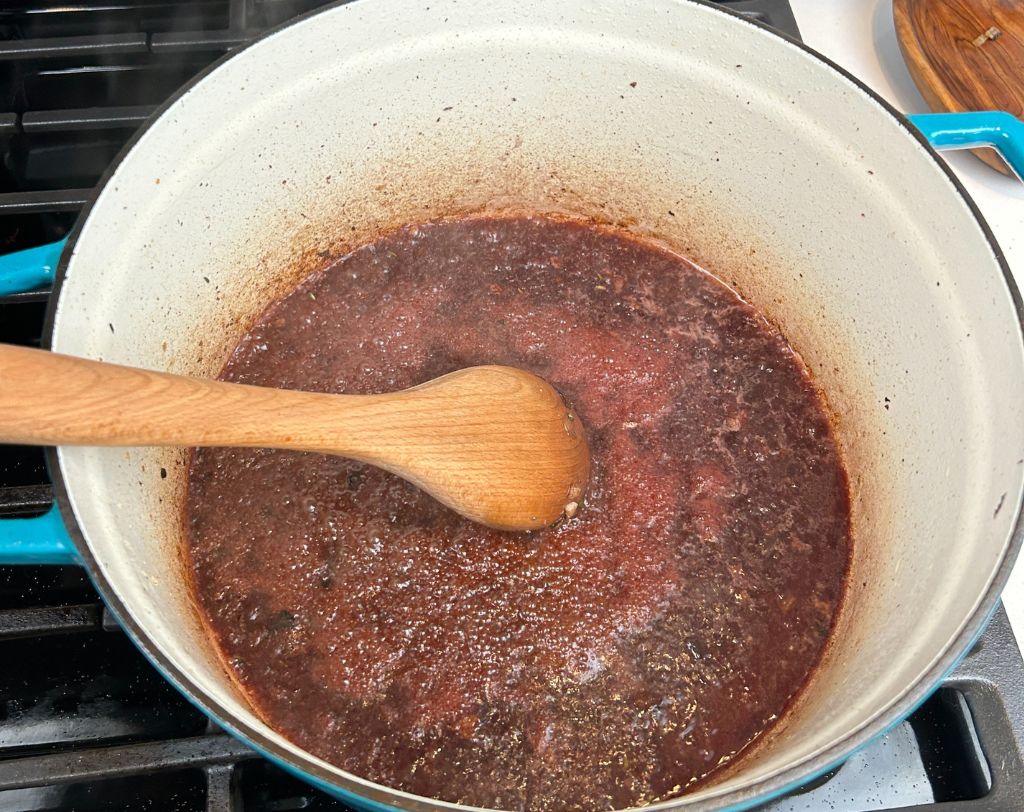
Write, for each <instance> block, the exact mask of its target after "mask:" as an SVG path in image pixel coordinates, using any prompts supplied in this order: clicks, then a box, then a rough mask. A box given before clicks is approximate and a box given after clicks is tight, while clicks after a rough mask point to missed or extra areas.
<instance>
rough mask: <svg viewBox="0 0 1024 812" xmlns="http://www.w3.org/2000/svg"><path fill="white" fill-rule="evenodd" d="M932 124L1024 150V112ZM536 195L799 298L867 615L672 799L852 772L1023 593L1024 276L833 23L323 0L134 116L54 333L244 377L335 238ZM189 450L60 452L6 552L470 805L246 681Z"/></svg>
mask: <svg viewBox="0 0 1024 812" xmlns="http://www.w3.org/2000/svg"><path fill="white" fill-rule="evenodd" d="M921 123H922V125H923V126H927V127H930V128H932V129H935V130H936V132H935V133H934V135H935V136H936V137H937V138H942V139H945V140H947V141H956V140H959V141H960V142H964V143H968V142H969V143H974V142H976V141H979V140H985V139H986V138H989V139H990V140H991V139H1005V146H1006V155H1007V157H1008V158H1011V159H1019V158H1020V157H1021V149H1022V147H1021V144H1020V143H1018V144H1017V146H1016V149H1017V150H1018V151H1017V153H1013V152H1012V150H1013V149H1014V147H1013V143H1012V140H1011V139H1010V133H1011V129H1012V127H1013V126H1018V124H1019V123H1018V122H1016V121H1015V120H1014V119H1012V118H1009V117H1005V116H1004V117H999V116H998V115H996V116H988V117H986V116H984V115H983V116H982V118H981V119H980V120H970V121H966V122H964V121H950V120H949V119H948V118H938V119H922V122H921ZM1015 156H1016V157H1015ZM1020 165H1021V166H1022V167H1024V161H1021V163H1020ZM510 207H512V208H520V209H522V208H525V209H533V210H552V211H569V212H573V213H576V214H581V215H589V216H593V217H596V218H599V219H600V220H602V221H607V222H613V223H618V224H621V225H622V226H623V227H624V228H627V229H629V230H631V231H633V232H635V233H638V234H648V235H653V236H655V237H657V238H659V239H661V240H663V241H665V242H667V243H668V244H669V245H671V246H674V247H675V248H677V249H678V250H679V251H681V252H682V253H683V254H685V255H686V256H688V257H691V258H693V259H694V260H696V261H698V262H700V263H701V264H702V265H704V266H705V267H707V268H708V269H710V270H711V271H713V272H714V273H716V274H718V275H719V276H721V278H722V279H724V280H725V281H726V282H729V283H731V284H733V285H734V286H735V287H736V288H737V289H738V290H739V291H741V292H742V293H743V295H744V296H746V297H747V298H748V299H749V300H750V301H751V302H752V303H754V304H755V305H756V306H757V307H759V308H760V309H761V310H762V311H763V312H764V313H766V314H767V315H768V316H769V317H770V318H771V319H773V320H774V321H776V322H777V323H778V324H780V325H781V326H782V328H783V330H784V331H785V333H786V334H787V335H788V337H789V338H790V340H791V341H792V342H793V344H794V345H795V346H796V347H797V349H798V350H799V351H800V352H801V353H802V354H803V357H804V358H805V359H806V361H807V363H808V364H809V366H810V368H811V369H812V370H813V372H814V374H815V375H816V377H817V380H818V382H819V383H820V385H821V386H822V388H823V389H824V391H825V392H826V393H827V397H828V399H829V402H830V405H831V407H832V409H833V410H834V412H835V414H836V419H837V425H838V430H839V434H840V438H841V442H842V446H843V450H844V454H845V457H846V460H847V463H848V466H849V469H850V473H851V480H852V487H853V522H854V534H855V541H856V549H855V555H854V561H853V567H852V573H851V579H850V589H849V596H848V598H847V601H846V605H845V607H844V609H843V611H842V613H841V617H840V619H839V622H838V627H837V629H836V632H835V636H834V641H833V643H832V645H831V646H830V648H829V650H828V652H827V654H826V656H825V659H824V662H823V664H822V666H821V669H820V671H819V672H818V673H817V675H816V677H815V678H814V679H813V680H812V681H811V684H810V685H809V687H808V688H807V690H806V691H805V692H804V694H803V695H802V696H801V698H800V699H799V701H798V702H797V703H796V705H795V707H794V708H793V710H792V711H791V712H790V713H789V714H788V716H787V718H786V719H784V720H783V723H782V724H781V725H780V726H779V727H778V729H777V730H776V731H775V732H773V733H772V734H771V735H769V736H768V737H767V738H766V740H765V741H764V742H763V743H762V744H761V745H759V746H758V747H756V748H755V750H754V752H753V753H752V754H751V755H749V756H748V757H746V758H744V759H743V760H742V762H741V763H740V764H739V765H738V766H737V767H736V768H735V769H732V770H730V771H727V772H726V773H724V774H723V775H722V776H721V778H720V779H719V780H717V781H715V782H714V783H712V784H711V785H709V786H706V787H704V788H702V789H700V790H699V791H697V792H695V793H693V794H692V795H689V796H686V797H685V798H681V799H678V800H675V801H672V802H668V803H664V804H659V805H658V806H657V808H659V809H661V808H684V807H685V808H687V809H702V810H707V809H725V808H729V809H742V808H744V807H747V806H750V805H752V804H754V803H756V802H759V801H763V800H765V799H767V798H770V797H772V796H774V795H777V794H779V793H781V792H783V791H785V790H786V789H787V788H791V787H793V786H795V785H798V784H800V783H802V782H805V781H807V780H808V779H810V778H812V777H813V776H815V775H817V774H820V773H822V772H824V771H825V770H828V769H830V768H831V767H833V766H835V765H836V764H837V763H839V762H841V761H842V760H843V759H845V758H846V757H847V756H849V755H850V754H851V753H852V752H853V751H855V750H856V749H858V748H859V747H862V746H863V745H864V744H865V743H866V742H868V741H869V740H870V739H872V738H874V737H876V736H878V735H880V734H881V733H883V732H884V731H886V729H887V728H889V727H890V726H892V725H893V724H894V723H896V722H897V721H898V720H900V719H901V718H903V717H905V716H906V715H907V714H908V713H910V712H911V711H912V710H913V709H914V707H915V706H916V705H917V704H918V703H920V702H921V701H922V700H923V699H924V697H925V696H927V694H928V693H929V692H930V691H931V690H932V689H933V688H934V687H935V686H936V685H937V683H938V681H939V680H940V679H941V677H942V676H943V674H945V673H946V672H947V671H948V670H949V669H950V668H951V667H952V666H953V664H954V663H955V662H956V660H957V659H958V658H959V657H960V656H961V655H962V654H963V653H964V652H965V650H966V649H967V648H968V646H969V645H970V644H971V642H972V640H973V639H974V638H975V637H976V636H977V635H978V634H979V632H980V630H981V629H982V627H983V625H984V623H985V621H986V619H987V617H988V616H989V614H990V612H991V610H992V608H993V607H994V605H995V603H996V600H997V595H998V592H999V589H1000V587H1001V586H1002V585H1003V584H1004V582H1005V580H1006V577H1007V574H1008V572H1009V569H1010V566H1011V564H1012V561H1013V559H1014V556H1015V554H1016V551H1017V549H1018V547H1019V546H1020V542H1021V526H1020V509H1021V489H1022V476H1024V464H1022V462H1021V460H1022V458H1024V419H1022V417H1024V415H1022V406H1021V404H1022V403H1024V346H1022V335H1021V322H1020V308H1021V303H1020V298H1019V295H1018V292H1017V289H1016V287H1015V286H1014V284H1013V281H1012V279H1011V277H1010V274H1009V272H1008V269H1007V267H1006V265H1005V263H1004V261H1003V258H1002V256H1001V254H1000V252H999V249H998V247H997V246H996V245H995V243H994V242H993V240H992V237H991V235H990V233H989V231H988V229H987V228H986V226H985V224H984V223H983V222H982V221H981V219H980V217H979V215H978V212H977V211H976V210H975V208H974V206H973V205H972V203H971V201H970V200H969V199H968V198H967V197H966V195H965V193H964V191H963V189H962V188H961V187H960V185H959V184H958V183H957V181H956V180H955V178H954V177H953V176H952V175H951V173H950V172H949V171H948V170H947V169H946V168H945V166H944V164H943V162H942V161H941V159H939V158H938V157H937V156H936V155H935V153H934V152H933V151H932V150H931V149H930V148H929V146H928V145H927V142H926V141H925V139H924V138H923V137H922V136H921V134H920V133H919V132H917V131H916V130H915V129H914V128H913V127H912V126H911V125H910V124H909V123H908V121H907V120H906V119H904V118H902V117H901V116H899V115H898V114H897V113H895V112H894V111H893V110H891V109H889V108H888V107H887V106H886V105H885V104H884V103H883V102H882V101H881V100H880V99H878V98H877V97H876V96H874V95H873V94H872V93H871V92H870V91H868V90H867V89H866V88H865V87H863V86H862V85H859V84H858V83H857V82H856V81H855V80H854V79H852V78H851V77H850V76H848V75H846V74H844V73H843V72H842V71H841V70H839V69H838V68H836V67H835V66H833V65H830V64H828V63H827V62H826V61H824V60H823V59H821V58H820V57H818V56H816V55H815V54H814V53H812V52H811V51H809V50H808V49H806V48H805V47H803V46H801V45H800V44H798V43H796V42H794V41H792V40H788V39H786V38H784V37H782V36H780V35H778V34H776V33H773V32H771V31H769V30H768V29H766V28H763V27H761V26H758V25H756V24H754V23H751V22H750V21H748V20H745V19H742V18H740V17H738V16H735V15H733V14H730V13H728V12H725V11H722V10H721V9H719V8H716V7H712V6H710V5H706V4H703V3H698V2H690V1H686V0H643V1H642V2H635V1H633V0H561V2H551V1H550V0H496V1H495V2H486V3H467V2H457V0H429V2H422V1H421V0H356V2H352V3H348V4H345V5H337V6H334V7H331V8H329V9H327V10H325V11H322V12H320V13H317V14H315V15H312V16H308V17H305V18H304V19H301V20H300V21H298V22H295V23H294V24H291V25H289V26H287V27H284V28H281V29H279V30H277V31H275V32H273V33H271V34H269V35H267V36H265V37H264V38H262V39H260V40H259V41H257V42H256V43H254V44H252V45H250V46H249V47H247V48H245V49H243V50H241V51H240V52H238V53H236V54H235V55H233V56H232V57H231V58H229V59H226V60H224V61H222V62H220V63H219V64H218V65H216V66H215V67H214V68H212V69H211V70H209V71H207V72H206V73H205V74H203V75H202V76H200V77H199V78H198V79H197V80H195V81H194V82H192V83H191V84H190V85H189V86H188V87H186V88H185V89H183V90H182V91H181V92H179V93H178V94H177V96H176V97H175V98H173V99H172V100H171V101H170V102H169V103H168V104H167V105H166V106H165V107H164V108H163V110H162V111H161V112H160V113H159V115H157V116H155V117H154V118H153V119H151V120H150V122H149V123H148V124H147V125H146V126H144V127H143V128H142V129H141V130H140V131H139V133H138V134H137V135H136V136H135V137H134V138H133V140H132V142H131V143H130V145H129V147H128V148H126V150H125V152H124V153H123V154H122V155H121V156H120V158H119V159H118V160H117V161H116V162H115V164H114V166H113V167H112V168H111V170H110V171H109V172H108V174H107V176H106V178H105V179H104V183H103V184H102V186H101V188H100V191H99V193H98V194H97V196H96V198H95V200H94V202H93V203H92V205H91V206H90V207H89V209H88V212H87V214H86V215H85V216H84V217H82V218H80V219H79V221H78V224H77V225H76V228H75V230H74V233H73V234H72V236H71V238H70V240H69V242H68V243H67V247H66V248H64V250H63V254H62V255H61V257H60V266H59V268H58V270H57V281H56V287H57V293H56V294H55V295H54V296H52V297H51V300H50V313H49V320H48V335H49V343H50V346H51V347H52V349H54V350H56V351H60V352H64V353H71V354H74V355H81V356H86V357H90V358H102V359H103V360H107V361H114V362H118V363H124V364H134V365H139V366H144V367H150V368H153V369H165V370H171V371H174V372H183V373H192V374H204V375H213V374H215V373H216V372H217V371H218V369H219V368H220V366H221V364H222V363H223V362H224V360H225V358H226V355H227V353H228V351H229V350H230V348H231V347H232V346H233V345H234V343H235V342H236V340H237V339H238V338H239V337H240V335H241V333H242V332H243V331H244V329H245V327H246V326H247V325H248V324H249V323H250V321H251V319H253V318H254V317H255V315H256V314H258V313H259V312H260V311H261V309H262V308H263V307H264V306H265V305H266V304H267V303H269V302H270V301H271V300H272V299H273V298H274V297H276V296H277V295H279V294H281V293H283V292H284V291H286V290H288V289H289V287H290V286H291V285H293V284H294V283H295V282H296V281H297V280H299V279H300V278H301V277H302V276H304V275H305V274H306V273H308V272H310V271H312V270H314V269H315V268H317V267H318V266H320V265H321V264H322V263H323V262H324V261H325V260H324V258H325V257H330V256H336V255H338V254H340V253H341V252H343V251H345V250H346V249H347V248H348V247H349V246H352V245H354V244H356V243H358V242H360V241H362V240H366V239H368V238H371V237H372V236H374V235H375V234H378V233H379V232H381V231H382V230H384V229H387V228H389V227H391V226H394V225H396V224H400V223H408V222H415V221H421V220H425V219H428V218H433V217H437V216H441V215H450V214H453V213H457V212H461V211H467V212H469V211H477V210H480V209H488V208H489V209H495V210H501V209H505V208H510ZM57 250H59V247H56V248H55V247H48V248H43V249H37V250H35V251H33V252H29V253H27V254H25V255H21V256H17V257H8V258H6V262H5V264H4V266H3V267H4V272H5V273H6V274H7V277H6V278H7V280H8V282H9V283H10V280H11V279H13V278H14V277H15V276H17V275H18V274H22V280H21V284H32V283H33V282H38V281H39V279H40V277H39V276H38V272H39V270H40V268H41V267H42V266H43V265H45V264H46V258H47V256H50V255H53V254H54V252H55V251H57ZM29 266H32V267H31V268H30V267H29ZM26 269H28V270H26ZM501 360H502V359H500V358H499V359H495V361H496V362H501ZM2 375H3V371H2V369H0V385H2ZM184 460H185V453H184V451H181V450H173V449H133V450H127V451H126V450H123V449H109V448H60V449H57V450H55V451H53V452H52V453H51V455H50V465H51V470H52V473H53V477H54V481H55V485H56V491H57V494H58V500H59V514H58V512H57V511H56V509H55V510H54V511H51V513H50V514H48V515H47V516H44V517H43V518H41V519H38V520H27V521H26V520H18V521H8V522H3V523H0V532H2V533H3V535H2V536H0V541H2V545H3V546H2V549H0V555H2V556H3V557H4V558H5V559H7V560H14V561H20V562H26V561H43V562H59V561H67V560H74V561H77V562H79V563H81V564H82V565H83V566H84V567H86V568H87V569H88V571H89V573H90V575H91V576H92V579H93V580H94V581H95V583H96V586H97V587H98V589H99V590H100V592H101V593H102V595H103V596H104V599H105V600H106V602H107V604H108V605H109V607H110V608H111V609H112V610H113V611H114V613H115V614H116V615H117V616H118V618H119V619H120V620H121V622H122V623H123V625H124V627H125V629H126V631H127V632H128V634H129V635H131V636H132V638H133V639H134V640H135V641H136V642H137V643H138V645H139V646H140V647H141V648H142V650H143V651H144V652H145V653H146V654H147V655H148V656H149V658H150V659H151V660H152V661H153V663H154V664H155V665H156V666H157V667H158V668H159V669H160V670H161V671H162V672H163V673H164V674H165V675H166V676H167V678H168V679H170V680H171V681H172V682H173V683H174V684H175V685H176V686H177V687H178V688H179V689H180V690H181V691H182V692H183V693H184V694H185V695H187V696H188V697H189V698H190V699H191V700H192V701H193V702H195V703H196V704H197V705H198V706H200V707H201V708H202V709H203V710H204V711H206V712H207V713H208V714H209V715H210V716H211V717H213V718H214V719H215V720H217V722H218V723H219V724H221V725H222V726H224V727H225V728H226V729H228V730H230V731H232V732H233V733H234V734H235V735H237V736H238V737H240V738H241V739H243V740H245V741H246V742H248V743H250V744H251V745H252V746H253V747H255V748H256V749H257V750H259V751H261V752H262V753H264V754H265V755H267V756H268V757H269V758H271V759H273V760H275V761H277V762H278V763H280V764H282V765H284V766H285V767H287V768H288V769H290V770H292V771H293V772H294V773H296V774H298V775H300V776H302V777H304V778H306V779H307V780H309V781H311V782H312V783H314V784H316V785H318V786H320V787H322V788H325V789H327V790H328V791H331V792H334V793H335V794H337V795H338V796H340V797H342V798H343V799H345V800H346V801H349V802H350V803H354V804H356V805H358V806H361V807H362V808H366V809H379V808H381V807H382V805H383V806H400V807H403V808H408V809H417V810H422V809H447V808H454V807H453V805H451V804H445V803H440V802H436V801H431V800H428V799H423V798H417V797H413V796H410V795H407V794H404V793H401V792H396V791H394V790H391V789H388V788H387V787H383V786H378V785H375V784H372V783H370V782H367V781H365V780H363V779H361V778H358V777H356V776H353V775H349V774H346V773H345V772H343V771H341V770H339V769H337V768H334V767H332V766H331V765H329V764H326V763H325V762H323V761H321V760H319V759H317V758H314V757H313V756H311V755H309V754H307V753H305V752H303V751H302V750H301V749H300V748H298V747H296V746H295V745H293V744H291V743H290V742H288V741H287V740H285V739H284V738H282V737H281V736H280V735H278V734H277V733H275V732H274V731H273V730H272V729H270V728H269V727H268V726H267V725H265V724H264V723H263V722H261V721H260V720H259V719H258V718H257V717H256V716H255V715H254V713H253V712H252V710H251V709H250V708H249V706H248V704H247V703H246V702H245V700H244V699H243V698H242V697H241V696H239V694H238V693H237V691H236V690H235V689H234V688H233V687H232V683H231V681H230V680H229V679H228V678H227V676H226V675H225V673H224V672H223V670H222V669H221V666H220V665H219V663H218V659H217V657H216V655H215V653H214V652H213V650H212V649H211V646H210V644H209V642H208V641H207V637H206V635H205V633H204V632H203V630H202V628H201V626H200V623H199V620H198V618H197V616H196V613H195V612H194V611H193V609H192V606H191V603H190V598H189V592H188V589H187V587H186V583H185V580H184V577H183V569H182V565H181V560H180V558H179V544H180V536H181V533H180V528H179V514H178V511H179V506H180V501H181V497H182V492H183V477H184V473H185V469H184ZM162 468H163V469H165V470H166V471H167V472H169V474H168V476H167V477H166V478H162V477H161V473H160V472H161V469H162ZM65 527H66V528H67V536H70V539H71V541H70V542H69V541H66V540H65V539H66V536H65V535H64V528H65Z"/></svg>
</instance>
